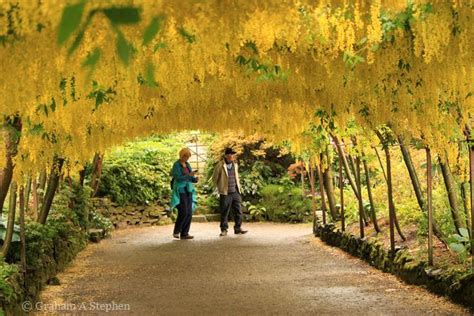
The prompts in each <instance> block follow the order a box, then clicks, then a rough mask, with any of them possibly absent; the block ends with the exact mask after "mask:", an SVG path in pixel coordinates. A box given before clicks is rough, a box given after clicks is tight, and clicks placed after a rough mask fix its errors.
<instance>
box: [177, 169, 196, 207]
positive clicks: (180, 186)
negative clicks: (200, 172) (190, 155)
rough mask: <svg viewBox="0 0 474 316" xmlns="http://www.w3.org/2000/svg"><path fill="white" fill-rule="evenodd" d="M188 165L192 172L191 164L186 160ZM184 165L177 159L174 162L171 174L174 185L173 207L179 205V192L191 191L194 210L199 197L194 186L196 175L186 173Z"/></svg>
mask: <svg viewBox="0 0 474 316" xmlns="http://www.w3.org/2000/svg"><path fill="white" fill-rule="evenodd" d="M186 166H187V167H188V170H189V172H192V169H191V165H190V164H189V163H188V162H186ZM183 169H184V168H183V166H182V165H181V163H180V162H179V160H177V161H176V162H175V163H174V164H173V169H172V170H171V176H172V177H173V179H174V181H173V187H172V194H171V209H174V208H175V207H176V206H177V205H179V194H180V193H185V192H186V191H187V192H190V193H191V194H192V198H193V212H194V210H195V209H196V206H197V197H196V189H195V188H194V184H193V183H194V182H196V177H192V176H190V175H187V174H184V170H183Z"/></svg>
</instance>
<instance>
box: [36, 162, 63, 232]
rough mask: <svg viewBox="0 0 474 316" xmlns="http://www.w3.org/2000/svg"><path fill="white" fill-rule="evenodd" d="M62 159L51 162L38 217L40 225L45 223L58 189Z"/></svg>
mask: <svg viewBox="0 0 474 316" xmlns="http://www.w3.org/2000/svg"><path fill="white" fill-rule="evenodd" d="M63 163H64V159H62V158H55V159H54V161H53V166H52V168H51V175H50V176H49V181H48V188H47V190H46V193H45V196H44V202H43V205H41V212H40V214H39V216H38V222H39V223H41V224H45V223H46V219H47V218H48V214H49V211H50V209H51V205H52V203H53V199H54V195H55V194H56V189H57V188H58V184H59V178H60V176H61V169H62V167H63Z"/></svg>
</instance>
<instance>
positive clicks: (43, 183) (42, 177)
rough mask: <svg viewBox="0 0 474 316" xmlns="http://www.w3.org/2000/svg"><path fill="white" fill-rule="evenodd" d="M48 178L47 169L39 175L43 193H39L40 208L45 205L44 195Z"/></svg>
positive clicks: (40, 187)
mask: <svg viewBox="0 0 474 316" xmlns="http://www.w3.org/2000/svg"><path fill="white" fill-rule="evenodd" d="M46 180H48V175H47V173H46V170H43V171H41V173H40V177H39V189H40V190H41V194H39V199H38V202H39V203H38V210H39V209H40V208H41V206H42V205H43V201H44V195H45V194H46V190H45V189H46Z"/></svg>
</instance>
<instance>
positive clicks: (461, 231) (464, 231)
mask: <svg viewBox="0 0 474 316" xmlns="http://www.w3.org/2000/svg"><path fill="white" fill-rule="evenodd" d="M459 233H460V234H461V236H463V237H466V238H467V239H469V231H468V230H467V229H466V228H463V227H461V228H459Z"/></svg>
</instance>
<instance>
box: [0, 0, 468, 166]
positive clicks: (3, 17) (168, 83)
mask: <svg viewBox="0 0 474 316" xmlns="http://www.w3.org/2000/svg"><path fill="white" fill-rule="evenodd" d="M78 3H79V4H80V3H82V2H78V1H68V2H66V1H61V0H46V1H43V2H39V1H29V0H24V1H20V3H19V4H18V5H14V6H13V5H12V4H11V3H10V1H5V0H0V39H1V42H3V44H2V45H0V74H1V76H0V112H1V113H4V115H12V114H15V113H18V114H19V115H20V116H21V118H22V121H23V133H22V136H21V141H20V145H19V154H18V156H17V157H16V164H17V168H16V173H17V175H20V174H25V173H29V172H37V171H38V170H41V169H42V168H44V166H46V165H49V164H50V162H51V160H52V157H53V156H55V155H59V156H61V157H65V158H67V159H68V161H69V165H70V166H71V167H74V166H75V165H76V164H78V165H80V164H82V163H83V162H84V161H87V160H89V159H90V158H91V157H92V155H93V153H94V152H97V151H105V150H106V149H107V148H109V147H111V146H114V145H117V144H120V143H123V142H124V141H126V140H129V139H132V138H134V137H139V136H145V135H149V134H151V133H155V132H158V133H163V132H169V131H173V130H178V129H204V130H209V131H223V130H226V129H240V130H243V131H244V132H246V133H251V132H259V133H261V134H262V135H264V136H266V137H268V138H270V139H272V140H275V141H281V140H284V139H291V140H293V143H294V144H295V149H299V148H302V147H304V146H305V138H304V137H300V136H301V133H302V132H303V131H304V130H305V129H306V128H307V127H308V124H309V123H310V122H311V121H312V120H313V118H314V112H315V111H316V110H318V109H323V110H325V111H327V112H328V113H332V114H333V115H334V120H335V123H336V126H337V127H339V128H340V129H343V128H344V127H345V126H346V124H347V122H348V121H349V120H354V119H355V120H356V121H357V122H358V124H360V125H361V126H362V127H364V128H367V129H372V128H375V127H377V126H380V125H389V126H390V127H391V128H392V129H393V130H394V131H395V132H396V133H399V134H405V135H407V136H410V137H414V138H418V139H423V140H424V141H425V143H426V144H427V145H430V146H431V147H433V149H434V150H435V151H438V152H442V151H446V150H447V149H449V146H450V141H451V144H452V141H455V140H456V139H459V138H461V137H462V129H463V127H464V126H465V125H466V124H467V122H468V121H469V117H470V115H471V113H473V110H474V109H473V107H474V101H473V96H471V95H472V93H473V91H474V86H473V85H474V83H473V82H474V80H473V79H474V62H473V61H474V21H473V19H474V4H473V2H472V1H468V0H466V1H462V0H459V1H446V0H444V1H441V0H437V1H380V0H379V1H370V4H369V2H368V1H362V0H353V1H349V0H346V1H337V0H334V1H330V0H326V1H310V0H299V1H296V0H207V1H204V0H203V1H199V0H180V1H168V0H162V1H149V0H142V1H112V0H110V1H87V2H85V5H84V12H83V14H82V20H81V26H87V27H85V28H84V30H85V31H84V37H83V38H82V41H81V42H80V44H79V46H78V48H77V49H76V50H75V51H74V52H73V53H72V54H68V49H70V47H71V45H73V41H74V39H75V36H76V34H77V32H76V33H74V36H71V37H70V38H69V39H68V40H67V42H66V43H65V44H63V45H58V43H57V38H58V30H59V29H60V28H59V25H60V23H61V18H62V14H63V9H64V8H65V7H66V6H68V5H74V4H78ZM124 6H133V7H139V8H141V19H140V22H139V23H137V24H120V25H114V24H113V23H111V22H110V19H108V17H107V16H106V15H105V14H103V13H101V11H100V9H104V8H110V7H124ZM91 12H99V13H98V14H91ZM88 16H92V18H91V19H90V21H89V22H90V23H89V24H86V21H87V17H88ZM153 21H155V22H156V21H160V29H159V32H158V34H157V35H156V36H155V37H154V38H153V39H152V40H151V41H150V42H149V43H146V45H144V44H143V39H144V37H143V34H144V33H145V32H146V30H147V28H148V27H149V25H150V24H151V23H153ZM120 36H123V38H122V40H123V39H124V40H125V41H126V42H127V43H129V44H131V45H132V46H133V53H132V55H131V57H130V61H129V63H128V65H126V64H125V63H124V58H125V59H126V58H127V57H126V56H125V57H124V56H121V55H120V52H119V53H117V45H118V44H117V42H118V41H119V40H120V39H119V37H120ZM127 45H128V44H127ZM99 50H100V58H99V59H98V60H99V61H98V63H97V64H96V65H95V66H94V67H91V66H87V60H89V61H90V58H91V56H94V54H95V53H97V52H98V51H99ZM88 58H89V59H88ZM85 63H86V65H84V64H85ZM143 78H145V79H143ZM140 81H141V83H140ZM144 81H146V82H145V83H143V82H144ZM151 81H153V82H151ZM150 83H152V84H150ZM155 83H156V84H155ZM107 90H108V91H107ZM94 91H95V94H93V92H94ZM98 93H99V94H101V95H100V99H101V101H103V102H102V103H100V102H99V103H97V95H98ZM52 100H54V102H53V101H52ZM1 150H4V148H2V149H1ZM2 156H4V154H2Z"/></svg>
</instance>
